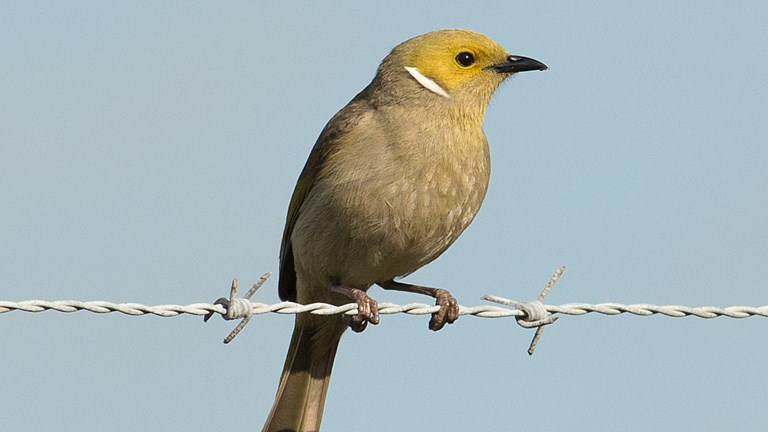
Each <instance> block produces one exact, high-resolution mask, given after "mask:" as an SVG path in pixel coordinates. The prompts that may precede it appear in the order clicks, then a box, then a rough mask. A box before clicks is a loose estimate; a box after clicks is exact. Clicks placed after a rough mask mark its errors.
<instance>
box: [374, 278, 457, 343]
mask: <svg viewBox="0 0 768 432" xmlns="http://www.w3.org/2000/svg"><path fill="white" fill-rule="evenodd" d="M378 285H379V286H380V287H382V288H384V289H387V290H396V291H405V292H411V293H417V294H424V295H428V296H430V297H434V298H435V304H436V305H437V306H440V310H439V311H437V312H435V313H433V314H432V319H431V320H429V329H430V330H434V331H437V330H440V329H441V328H443V326H445V324H446V323H448V324H453V322H454V321H456V320H457V319H459V303H458V302H456V299H455V298H453V296H452V295H451V293H450V292H448V290H444V289H442V288H429V287H424V286H419V285H411V284H406V283H402V282H395V281H394V280H388V281H386V282H379V283H378Z"/></svg>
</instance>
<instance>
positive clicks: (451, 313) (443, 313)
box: [429, 288, 459, 331]
mask: <svg viewBox="0 0 768 432" xmlns="http://www.w3.org/2000/svg"><path fill="white" fill-rule="evenodd" d="M435 305H436V306H440V310H439V311H437V312H435V313H433V314H432V319H430V320H429V329H430V330H434V331H438V330H440V329H441V328H443V327H444V326H445V324H446V323H447V324H453V323H454V321H456V320H457V319H459V302H457V301H456V299H455V298H454V297H453V296H452V295H451V293H450V292H448V290H444V289H441V288H435Z"/></svg>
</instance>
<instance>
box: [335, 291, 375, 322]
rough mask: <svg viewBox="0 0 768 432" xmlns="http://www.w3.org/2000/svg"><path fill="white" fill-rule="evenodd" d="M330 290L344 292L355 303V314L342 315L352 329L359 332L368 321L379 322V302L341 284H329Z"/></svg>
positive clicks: (363, 292)
mask: <svg viewBox="0 0 768 432" xmlns="http://www.w3.org/2000/svg"><path fill="white" fill-rule="evenodd" d="M331 291H333V292H337V293H339V294H344V295H345V296H347V297H349V298H350V299H352V300H354V302H355V303H357V315H351V316H350V315H344V319H345V320H347V322H348V324H349V327H350V328H351V329H352V331H354V332H356V333H360V332H361V331H363V330H365V328H366V327H367V326H368V323H369V322H370V323H371V324H373V325H376V324H378V323H379V303H378V302H376V300H374V299H372V298H371V297H369V296H368V294H366V293H365V291H363V290H361V289H357V288H347V287H345V286H341V285H333V286H331Z"/></svg>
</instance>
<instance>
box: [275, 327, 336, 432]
mask: <svg viewBox="0 0 768 432" xmlns="http://www.w3.org/2000/svg"><path fill="white" fill-rule="evenodd" d="M346 327H347V326H346V325H345V323H344V321H343V320H342V319H341V317H340V316H338V315H334V316H317V315H311V314H306V313H305V314H299V315H297V316H296V324H295V327H294V329H293V337H292V338H291V345H290V346H289V347H288V356H287V357H286V359H285V366H284V367H283V375H282V377H281V378H280V386H279V387H278V389H277V396H276V397H275V403H274V405H272V411H271V412H270V413H269V417H268V418H267V422H266V424H265V425H264V429H263V431H264V432H277V431H280V432H286V431H294V432H302V431H318V430H319V429H320V421H321V420H322V418H323V406H324V405H325V394H326V392H327V391H328V384H329V382H330V380H331V369H332V368H333V359H334V357H335V356H336V348H338V346H339V341H340V340H341V334H342V333H344V330H345V329H346Z"/></svg>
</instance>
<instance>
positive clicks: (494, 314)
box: [0, 267, 768, 354]
mask: <svg viewBox="0 0 768 432" xmlns="http://www.w3.org/2000/svg"><path fill="white" fill-rule="evenodd" d="M564 270H565V269H564V267H560V268H559V269H557V271H556V272H555V274H554V275H553V276H552V278H551V279H550V281H549V282H548V283H547V285H546V287H545V288H544V290H543V291H542V293H541V294H540V295H539V297H538V298H537V300H534V301H532V302H518V301H516V300H511V299H507V298H504V297H499V296H494V295H484V296H483V297H482V299H483V300H486V301H489V302H493V303H496V304H500V305H503V306H506V307H502V306H493V305H480V306H461V305H460V306H459V315H470V316H475V317H478V318H507V317H514V318H515V319H516V320H517V323H518V324H519V325H520V326H522V327H524V328H536V329H537V331H536V334H535V335H534V340H533V341H532V342H531V346H530V348H529V349H528V352H529V354H533V351H534V350H535V348H536V343H537V342H538V339H539V337H540V336H541V332H542V330H543V328H544V326H546V325H549V324H552V323H554V322H555V321H556V320H557V319H558V317H556V316H554V315H555V314H560V315H571V316H581V315H586V314H589V313H597V314H602V315H609V316H615V315H620V314H625V313H627V314H632V315H637V316H651V315H665V316H668V317H674V318H680V317H689V316H690V317H698V318H705V319H711V318H717V317H728V318H740V319H741V318H749V317H755V316H760V317H766V318H768V305H766V306H758V307H754V306H730V307H724V308H721V307H714V306H700V307H690V306H680V305H664V306H659V305H653V304H645V303H639V304H621V303H598V304H589V303H566V304H562V305H557V306H556V305H546V304H543V303H542V301H543V300H544V298H545V297H546V295H547V294H548V293H549V291H550V290H551V289H552V287H553V286H554V284H555V283H556V282H557V280H558V279H559V277H560V276H561V275H562V273H563V271H564ZM269 276H270V273H266V274H264V275H263V276H262V277H261V278H260V279H259V281H257V282H256V283H255V284H254V285H253V286H252V287H251V289H250V290H249V291H248V293H247V294H246V295H245V296H244V297H243V298H238V297H237V289H238V282H237V279H234V280H233V281H232V286H231V288H230V297H229V298H223V297H222V298H220V299H218V300H216V302H214V303H213V304H210V303H193V304H189V305H185V306H182V305H174V304H166V305H156V306H148V305H144V304H140V303H112V302H107V301H101V300H97V301H77V300H58V301H46V300H26V301H20V302H11V301H4V300H0V314H3V313H8V312H13V311H24V312H45V311H58V312H67V313H71V312H80V311H87V312H93V313H98V314H105V313H113V312H120V313H123V314H126V315H129V316H140V315H155V316H159V317H176V316H180V315H185V314H187V315H196V316H204V317H205V320H206V321H208V319H209V318H211V317H212V316H213V315H214V314H219V315H221V316H222V317H223V318H224V319H227V320H233V319H241V320H242V321H241V322H240V324H238V326H237V328H235V329H234V330H233V331H232V332H231V333H230V334H229V336H227V338H226V339H225V340H224V343H229V342H230V341H232V339H234V337H235V336H236V335H237V334H238V333H239V332H240V330H242V328H243V327H244V326H245V325H246V324H247V323H248V321H249V320H250V319H251V317H253V316H254V315H264V314H270V313H276V314H281V315H294V314H300V313H311V314H315V315H337V314H344V315H350V316H351V315H356V314H357V304H355V303H349V304H345V305H341V306H336V305H332V304H327V303H311V304H306V305H302V304H299V303H294V302H280V303H275V304H266V303H258V302H251V301H250V297H251V296H252V295H253V294H254V293H255V292H256V290H258V289H259V287H261V285H262V284H263V283H264V282H265V281H266V280H267V278H268V277H269ZM439 310H440V306H435V305H428V304H424V303H408V304H405V305H398V304H394V303H379V314H380V315H395V314H408V315H428V314H433V313H435V312H438V311H439Z"/></svg>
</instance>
